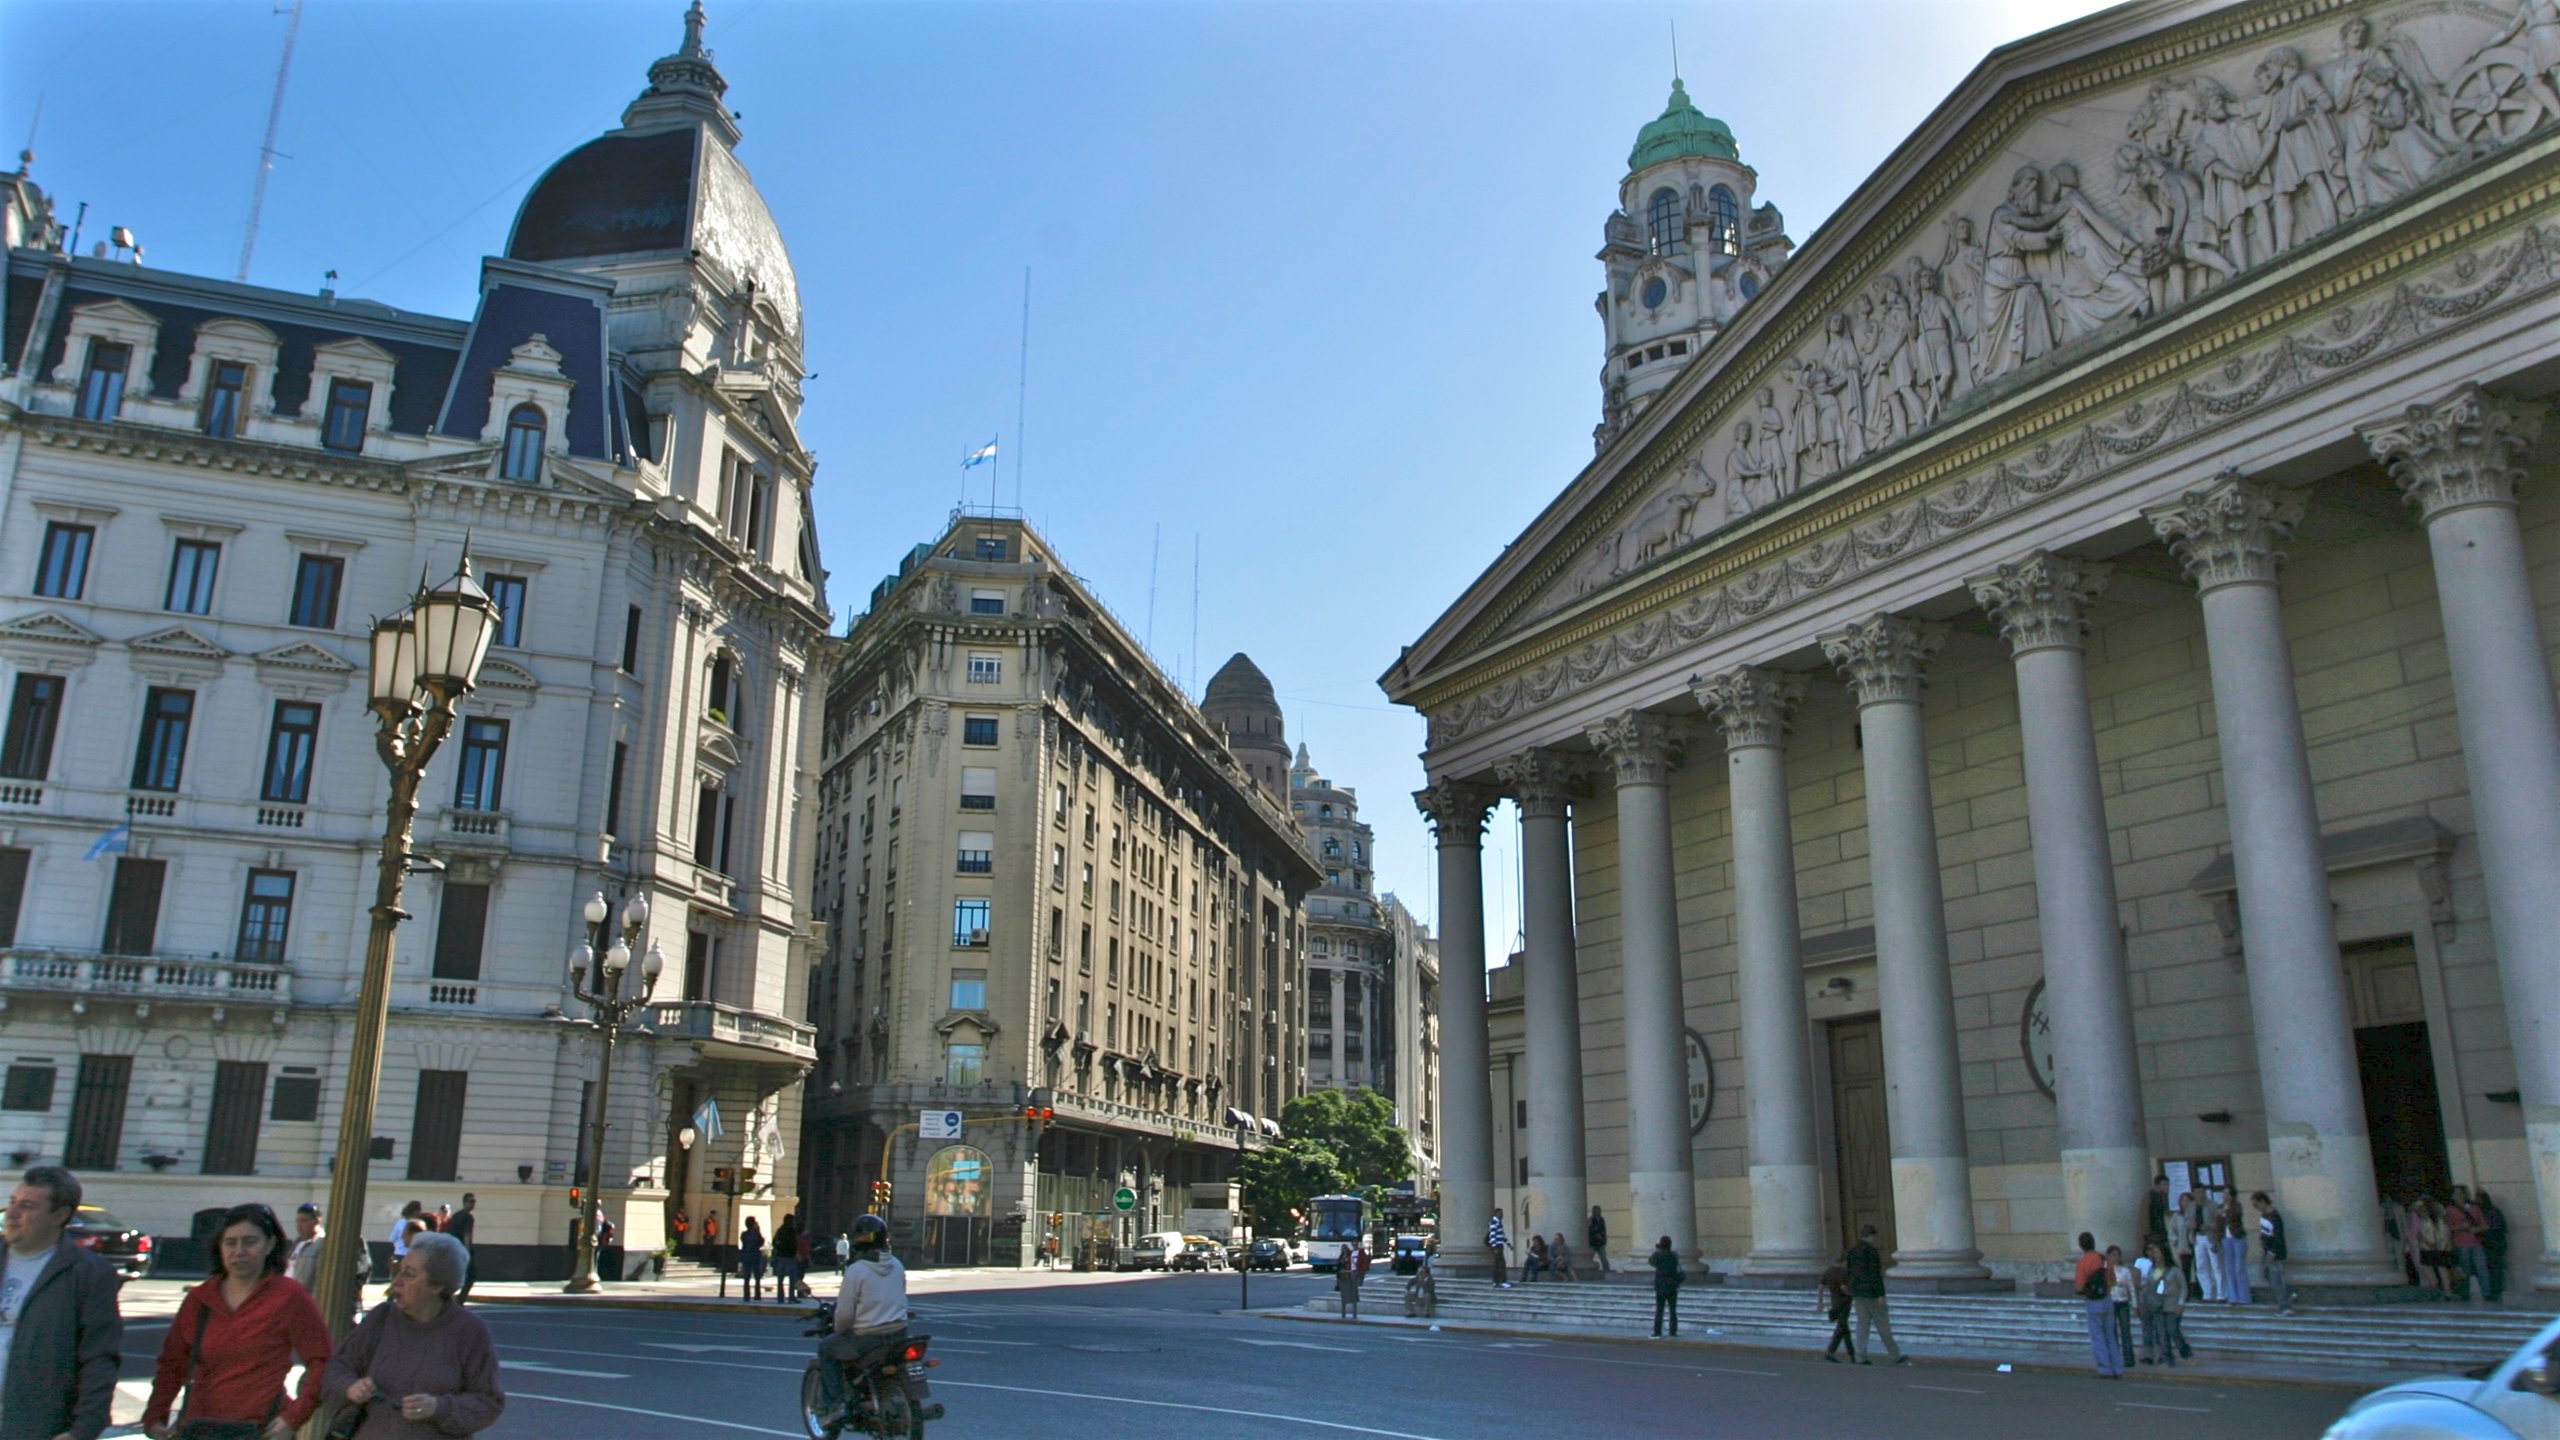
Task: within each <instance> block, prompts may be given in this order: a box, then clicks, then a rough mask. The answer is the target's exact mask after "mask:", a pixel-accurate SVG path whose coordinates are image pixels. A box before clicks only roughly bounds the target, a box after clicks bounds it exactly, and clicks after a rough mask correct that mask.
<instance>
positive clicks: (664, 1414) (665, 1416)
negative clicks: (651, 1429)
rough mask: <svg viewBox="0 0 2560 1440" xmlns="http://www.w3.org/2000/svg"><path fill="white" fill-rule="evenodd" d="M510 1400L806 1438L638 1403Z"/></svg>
mask: <svg viewBox="0 0 2560 1440" xmlns="http://www.w3.org/2000/svg"><path fill="white" fill-rule="evenodd" d="M507 1398H508V1399H509V1400H542V1401H547V1402H549V1403H551V1404H553V1405H575V1406H577V1407H578V1408H580V1409H582V1410H613V1411H618V1412H619V1413H621V1414H624V1415H646V1416H648V1417H649V1418H651V1419H653V1420H681V1421H684V1422H685V1423H686V1424H688V1425H713V1426H717V1427H719V1428H720V1429H722V1430H744V1431H746V1432H747V1433H748V1434H750V1435H779V1436H782V1437H783V1440H804V1437H803V1436H802V1435H801V1433H800V1432H799V1431H797V1430H767V1429H766V1428H764V1427H763V1426H761V1425H741V1424H739V1423H738V1422H736V1421H734V1420H714V1419H711V1418H709V1417H708V1416H703V1415H679V1414H677V1413H676V1412H674V1411H672V1410H643V1409H641V1408H640V1407H639V1406H637V1405H607V1404H605V1403H604V1402H603V1401H601V1400H571V1399H568V1398H566V1397H565V1396H560V1395H536V1394H533V1393H532V1392H530V1391H525V1390H516V1389H510V1390H508V1391H507Z"/></svg>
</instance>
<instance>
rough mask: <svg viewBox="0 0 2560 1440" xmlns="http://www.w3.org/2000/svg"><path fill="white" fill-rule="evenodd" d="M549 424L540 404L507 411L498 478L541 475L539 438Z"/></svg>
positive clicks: (523, 478) (521, 477)
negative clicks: (545, 419)
mask: <svg viewBox="0 0 2560 1440" xmlns="http://www.w3.org/2000/svg"><path fill="white" fill-rule="evenodd" d="M548 428H549V427H548V426H547V425H546V424H545V423H544V421H543V418H542V407H541V406H539V405H519V406H517V407H516V408H515V409H513V410H511V411H509V412H508V413H507V454H506V459H505V461H504V462H503V463H501V464H500V466H499V467H498V476H499V478H500V479H504V480H539V479H541V478H542V441H543V436H544V433H545V431H546V430H547V429H548Z"/></svg>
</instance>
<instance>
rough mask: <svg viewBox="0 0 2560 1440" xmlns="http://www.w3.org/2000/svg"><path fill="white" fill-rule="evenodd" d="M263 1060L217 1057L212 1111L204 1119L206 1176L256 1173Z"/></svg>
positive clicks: (264, 1093)
mask: <svg viewBox="0 0 2560 1440" xmlns="http://www.w3.org/2000/svg"><path fill="white" fill-rule="evenodd" d="M266 1100H267V1066H266V1062H265V1061H263V1060H219V1061H216V1062H214V1067H213V1114H212V1115H211V1116H210V1117H208V1118H207V1119H206V1121H205V1127H204V1165H203V1167H202V1168H203V1171H204V1173H205V1174H207V1175H255V1174H257V1173H258V1112H259V1111H260V1110H262V1109H264V1108H266Z"/></svg>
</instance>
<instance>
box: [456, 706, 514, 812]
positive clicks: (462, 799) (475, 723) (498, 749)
mask: <svg viewBox="0 0 2560 1440" xmlns="http://www.w3.org/2000/svg"><path fill="white" fill-rule="evenodd" d="M458 770H459V774H458V775H457V777H456V779H455V781H454V787H453V808H454V809H456V810H497V809H501V808H503V806H504V802H505V799H506V779H507V722H506V721H504V720H491V719H486V718H484V717H479V716H474V717H471V718H468V719H465V720H464V721H463V722H462V764H461V765H460V766H459V767H458Z"/></svg>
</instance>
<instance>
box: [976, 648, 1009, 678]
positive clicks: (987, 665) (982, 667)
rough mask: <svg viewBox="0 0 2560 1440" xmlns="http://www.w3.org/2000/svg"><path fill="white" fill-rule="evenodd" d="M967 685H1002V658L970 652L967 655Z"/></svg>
mask: <svg viewBox="0 0 2560 1440" xmlns="http://www.w3.org/2000/svg"><path fill="white" fill-rule="evenodd" d="M969 683H970V684H972V685H1001V684H1003V683H1004V657H1003V656H1001V655H988V654H983V653H980V652H976V651H972V652H970V655H969Z"/></svg>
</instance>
